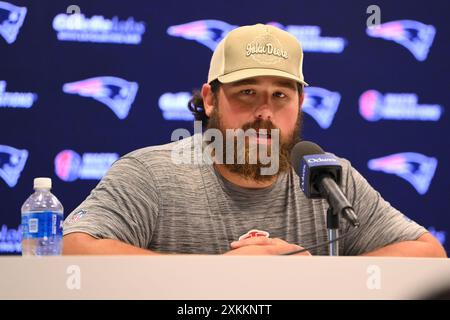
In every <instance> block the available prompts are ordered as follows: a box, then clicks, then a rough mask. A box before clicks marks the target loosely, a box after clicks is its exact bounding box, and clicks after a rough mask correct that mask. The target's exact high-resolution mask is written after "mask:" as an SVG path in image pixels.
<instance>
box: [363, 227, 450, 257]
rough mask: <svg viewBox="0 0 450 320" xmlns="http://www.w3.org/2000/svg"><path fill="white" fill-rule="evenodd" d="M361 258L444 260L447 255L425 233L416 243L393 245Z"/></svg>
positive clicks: (408, 242)
mask: <svg viewBox="0 0 450 320" xmlns="http://www.w3.org/2000/svg"><path fill="white" fill-rule="evenodd" d="M363 256H384V257H435V258H446V257H447V254H446V253H445V250H444V248H443V247H442V246H441V245H440V244H439V242H438V241H437V240H436V239H434V237H432V236H431V235H430V234H428V233H427V234H424V235H423V236H421V237H420V238H419V239H417V240H416V241H402V242H397V243H393V244H390V245H387V246H385V247H382V248H379V249H376V250H374V251H372V252H368V253H365V254H363Z"/></svg>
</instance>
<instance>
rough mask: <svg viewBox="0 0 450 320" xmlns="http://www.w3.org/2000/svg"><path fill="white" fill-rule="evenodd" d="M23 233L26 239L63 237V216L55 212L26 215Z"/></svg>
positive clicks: (23, 222) (23, 217) (23, 216)
mask: <svg viewBox="0 0 450 320" xmlns="http://www.w3.org/2000/svg"><path fill="white" fill-rule="evenodd" d="M22 233H23V235H22V237H23V238H24V239H36V238H44V237H51V236H61V237H62V214H60V213H57V212H53V211H43V212H29V213H24V214H22Z"/></svg>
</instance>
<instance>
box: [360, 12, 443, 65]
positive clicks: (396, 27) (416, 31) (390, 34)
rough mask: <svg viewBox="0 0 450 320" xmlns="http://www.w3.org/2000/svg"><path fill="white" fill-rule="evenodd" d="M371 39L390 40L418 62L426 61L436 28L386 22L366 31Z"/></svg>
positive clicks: (413, 23) (417, 23)
mask: <svg viewBox="0 0 450 320" xmlns="http://www.w3.org/2000/svg"><path fill="white" fill-rule="evenodd" d="M366 32H367V35H369V36H370V37H373V38H382V39H386V40H392V41H394V42H396V43H398V44H400V45H402V46H404V47H405V48H406V49H408V50H409V51H410V52H411V53H412V54H413V56H414V57H415V58H416V59H417V60H418V61H424V60H426V58H427V56H428V51H429V50H430V47H431V45H432V43H433V39H434V35H435V34H436V28H435V27H433V26H432V25H426V24H423V23H421V22H419V21H414V20H398V21H391V22H386V23H383V24H380V25H377V26H371V27H368V28H367V29H366Z"/></svg>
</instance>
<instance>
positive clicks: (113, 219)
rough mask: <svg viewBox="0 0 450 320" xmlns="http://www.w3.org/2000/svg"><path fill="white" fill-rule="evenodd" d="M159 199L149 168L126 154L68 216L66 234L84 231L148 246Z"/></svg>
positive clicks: (95, 235) (64, 226) (104, 237)
mask: <svg viewBox="0 0 450 320" xmlns="http://www.w3.org/2000/svg"><path fill="white" fill-rule="evenodd" d="M158 199H159V196H158V188H157V184H156V181H155V179H154V178H153V175H152V173H151V171H150V170H149V168H147V167H146V166H144V164H142V163H141V162H140V161H139V160H137V159H135V158H132V157H123V158H121V159H119V160H117V161H116V162H115V163H114V164H113V165H112V166H111V168H110V169H109V171H108V172H107V174H106V175H105V176H104V177H103V179H102V180H101V181H100V183H99V184H98V185H97V186H96V187H95V189H94V190H92V192H91V193H90V195H89V196H88V197H87V198H86V200H84V201H83V202H82V203H81V204H80V205H79V206H78V207H77V208H76V209H75V210H73V211H72V213H71V214H70V215H69V216H68V217H67V218H66V219H65V221H64V225H63V230H64V235H67V234H69V233H72V232H84V233H87V234H89V235H91V236H93V237H95V238H97V239H115V240H119V241H122V242H125V243H128V244H131V245H134V246H137V247H141V248H147V246H148V244H149V242H150V240H151V236H152V233H153V230H154V227H155V224H156V220H157V216H158V207H159V205H158Z"/></svg>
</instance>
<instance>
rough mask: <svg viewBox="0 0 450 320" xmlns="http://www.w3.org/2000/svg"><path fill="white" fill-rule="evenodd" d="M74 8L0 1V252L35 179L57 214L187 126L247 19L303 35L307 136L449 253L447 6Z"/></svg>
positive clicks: (15, 233)
mask: <svg viewBox="0 0 450 320" xmlns="http://www.w3.org/2000/svg"><path fill="white" fill-rule="evenodd" d="M75 2H76V5H73V3H74V1H50V0H45V1H44V0H40V1H19V0H10V1H8V2H4V1H0V199H1V206H0V252H2V253H9V254H11V253H18V252H20V228H19V224H20V207H21V205H22V203H23V202H24V201H25V199H26V198H27V197H28V196H29V195H30V194H31V193H32V181H33V178H34V177H37V176H48V177H51V178H52V180H53V192H54V193H55V194H56V195H57V196H58V198H59V199H60V200H61V202H62V203H63V205H64V207H65V214H66V215H67V214H68V213H69V212H70V211H71V210H72V209H74V208H75V207H76V205H77V204H78V203H80V202H81V201H82V200H83V199H84V198H85V197H86V196H87V195H88V194H89V192H90V190H91V189H92V188H94V187H95V185H96V184H97V183H98V181H99V179H100V178H101V176H102V175H103V174H104V173H105V171H106V170H107V169H108V167H109V166H110V164H111V163H112V162H113V161H114V160H115V159H117V157H119V156H121V155H124V154H126V153H128V152H129V151H131V150H134V149H136V148H140V147H144V146H149V145H155V144H162V143H167V142H170V137H171V133H172V131H173V130H175V129H177V128H188V129H190V130H192V128H193V127H192V116H191V115H190V114H189V112H187V108H186V103H187V100H188V99H189V97H190V94H191V93H192V90H193V89H195V88H200V87H201V85H202V83H203V82H205V81H206V76H207V71H208V67H209V60H210V57H211V54H212V49H213V48H214V47H215V46H216V45H217V43H218V41H220V40H221V39H222V38H223V36H224V35H225V34H226V33H227V32H229V31H230V30H232V29H233V28H234V27H236V26H239V25H244V24H254V23H258V22H261V23H272V24H275V25H277V26H279V27H280V28H283V29H285V30H287V31H289V32H291V33H292V34H294V35H295V36H296V37H297V38H298V39H300V40H301V42H302V44H303V47H304V51H305V58H304V74H305V79H306V80H307V82H308V83H309V84H310V85H311V87H309V88H308V89H307V90H306V101H305V105H304V112H305V120H304V127H303V130H302V133H303V136H304V138H305V139H308V140H312V141H315V142H317V143H318V144H319V145H321V146H322V147H323V148H324V149H325V150H326V151H330V152H334V153H336V154H337V155H339V156H342V157H345V158H347V159H349V160H350V161H351V162H352V164H353V165H354V166H355V167H356V168H357V169H358V170H359V171H360V172H361V173H362V174H363V175H364V176H365V177H366V178H367V180H368V181H369V182H370V183H371V184H372V185H373V186H374V187H375V188H376V189H377V190H378V191H379V192H380V193H381V195H382V196H383V197H384V198H385V199H387V200H388V201H389V202H391V203H392V204H393V205H394V206H395V207H396V208H398V209H399V210H401V211H402V212H403V213H405V215H407V216H408V217H409V218H411V219H414V220H416V221H417V222H419V223H420V224H422V225H424V226H425V227H427V228H428V229H429V230H430V231H431V232H433V233H434V234H435V235H436V236H437V237H438V239H439V240H440V241H441V242H442V243H444V245H446V248H447V251H449V250H450V246H449V245H448V244H446V243H445V236H446V235H448V233H449V232H450V217H449V216H448V214H449V212H450V202H449V198H447V197H448V196H449V182H448V176H449V166H448V164H449V156H450V152H449V148H448V139H449V138H448V137H449V136H448V134H449V127H448V125H447V123H448V113H447V112H446V109H447V108H448V106H449V104H450V103H449V102H450V101H449V94H448V93H449V71H450V70H449V62H448V58H449V56H450V48H449V45H450V44H449V41H448V30H449V22H448V18H447V16H446V12H448V10H449V9H450V7H449V6H448V1H427V3H426V6H425V5H423V1H408V2H403V1H377V7H369V6H370V5H371V4H372V3H371V2H369V1H323V0H315V1H284V0H277V1H261V0H251V1H223V2H216V1H168V0H167V1H158V2H156V1H131V0H129V1H87V0H77V1H75ZM71 5H72V6H71ZM378 18H379V19H378ZM374 24H375V25H374ZM368 26H369V27H368Z"/></svg>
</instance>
